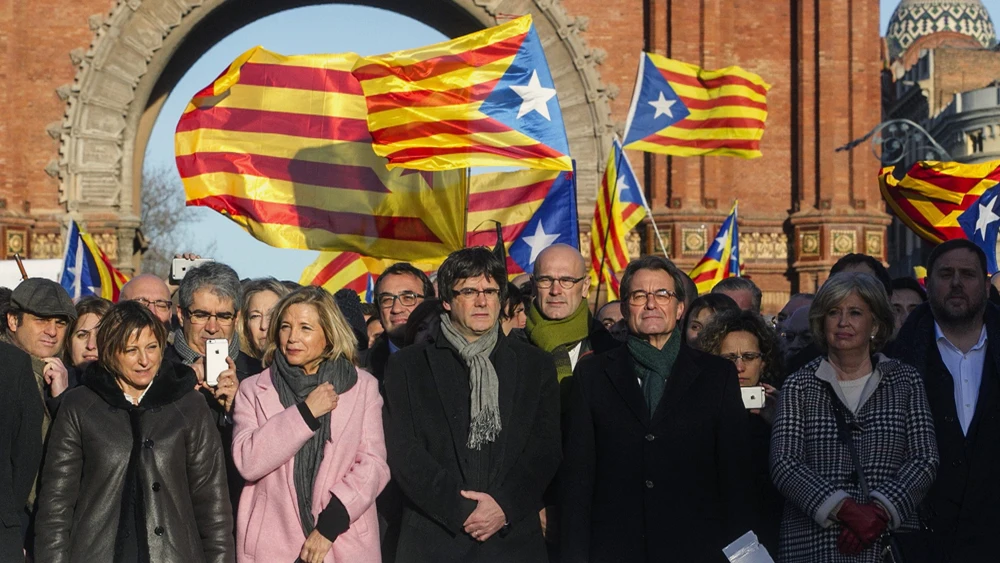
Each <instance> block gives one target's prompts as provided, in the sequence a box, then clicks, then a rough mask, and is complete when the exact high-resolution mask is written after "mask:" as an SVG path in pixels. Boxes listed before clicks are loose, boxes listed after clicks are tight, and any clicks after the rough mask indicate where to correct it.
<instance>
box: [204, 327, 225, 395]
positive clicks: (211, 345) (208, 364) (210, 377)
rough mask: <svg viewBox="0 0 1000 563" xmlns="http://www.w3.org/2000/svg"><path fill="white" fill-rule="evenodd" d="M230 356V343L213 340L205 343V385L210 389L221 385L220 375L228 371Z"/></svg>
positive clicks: (217, 339) (218, 339) (221, 339)
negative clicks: (227, 362) (227, 361)
mask: <svg viewBox="0 0 1000 563" xmlns="http://www.w3.org/2000/svg"><path fill="white" fill-rule="evenodd" d="M228 356H229V341H228V340H226V339H225V338H213V339H211V340H206V341H205V383H206V384H207V385H209V386H210V387H216V386H218V385H219V374H221V373H222V372H224V371H226V368H227V364H226V358H227V357H228Z"/></svg>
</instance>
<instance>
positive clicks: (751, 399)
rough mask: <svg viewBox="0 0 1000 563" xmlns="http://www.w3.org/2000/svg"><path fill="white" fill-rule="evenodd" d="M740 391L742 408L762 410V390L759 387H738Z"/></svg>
mask: <svg viewBox="0 0 1000 563" xmlns="http://www.w3.org/2000/svg"><path fill="white" fill-rule="evenodd" d="M740 391H742V392H743V406H744V407H745V408H748V409H762V408H764V388H763V387H761V386H759V385H758V386H756V387H740Z"/></svg>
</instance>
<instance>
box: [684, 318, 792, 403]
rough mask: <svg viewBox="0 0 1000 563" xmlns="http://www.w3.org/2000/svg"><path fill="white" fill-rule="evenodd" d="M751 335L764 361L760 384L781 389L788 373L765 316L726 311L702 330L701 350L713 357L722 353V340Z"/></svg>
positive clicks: (699, 338)
mask: <svg viewBox="0 0 1000 563" xmlns="http://www.w3.org/2000/svg"><path fill="white" fill-rule="evenodd" d="M740 331H743V332H749V333H750V334H752V335H754V336H755V337H756V338H757V344H758V345H759V346H760V353H761V355H762V358H763V360H764V365H763V366H762V369H761V373H760V381H761V382H762V383H767V384H769V385H774V386H775V387H779V384H780V383H781V377H782V375H783V374H784V365H783V362H782V357H781V349H780V348H779V347H778V338H777V336H776V335H775V333H774V329H772V328H771V327H770V326H769V325H768V324H767V321H765V320H764V317H762V316H760V314H759V313H756V312H754V311H740V310H736V311H722V312H720V313H718V314H717V315H716V316H715V318H713V319H712V321H711V322H710V323H708V326H706V327H705V328H703V329H702V331H701V335H699V337H698V343H699V345H700V346H701V349H702V350H704V351H706V352H709V353H710V354H716V355H718V354H720V353H721V350H722V341H723V340H725V338H726V336H727V335H729V334H730V333H733V332H740Z"/></svg>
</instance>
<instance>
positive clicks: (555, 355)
mask: <svg viewBox="0 0 1000 563" xmlns="http://www.w3.org/2000/svg"><path fill="white" fill-rule="evenodd" d="M524 333H525V334H527V335H528V340H530V341H531V343H532V344H534V345H535V346H538V347H539V348H541V349H542V350H545V351H546V352H548V353H549V354H552V359H553V361H555V364H556V375H557V377H558V378H559V381H562V380H563V379H565V378H566V377H569V376H571V375H573V364H572V362H571V361H570V358H569V350H570V349H571V348H572V347H573V346H576V343H577V342H580V341H581V340H583V339H585V338H587V336H588V335H589V334H590V310H589V309H588V308H587V302H586V301H581V302H580V306H579V307H577V308H576V311H573V314H572V315H570V316H568V317H566V318H565V319H559V320H557V321H553V320H549V319H546V318H545V317H543V316H542V312H541V311H540V310H539V309H538V306H537V305H535V303H534V302H532V303H531V307H529V308H528V321H527V323H526V324H525V325H524Z"/></svg>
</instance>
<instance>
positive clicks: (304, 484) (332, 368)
mask: <svg viewBox="0 0 1000 563" xmlns="http://www.w3.org/2000/svg"><path fill="white" fill-rule="evenodd" d="M271 381H272V382H273V383H274V388H275V390H277V391H278V398H279V399H280V400H281V405H282V406H283V407H285V408H286V409H287V408H288V407H292V406H295V405H297V404H299V403H301V402H302V401H305V400H306V397H308V396H309V393H311V392H312V391H313V389H315V388H316V387H317V386H318V385H319V384H320V383H329V384H331V385H333V390H334V391H336V392H337V394H338V395H342V394H344V393H346V392H347V391H348V390H350V388H351V387H354V384H355V383H357V382H358V370H357V369H356V368H355V367H354V364H352V363H351V362H349V361H348V360H347V359H346V358H344V357H343V356H338V357H337V358H335V359H332V360H324V361H323V362H322V363H321V364H320V365H319V370H318V371H317V372H316V375H315V376H313V375H306V372H305V370H303V369H302V368H301V367H299V366H292V365H289V364H288V360H286V359H285V355H284V354H282V353H281V350H275V352H274V361H273V363H272V364H271ZM317 420H319V430H317V431H316V432H315V433H313V435H312V437H311V438H309V440H307V441H306V443H305V444H303V445H302V447H301V448H299V451H298V452H296V453H295V463H294V464H292V467H293V473H294V475H293V481H294V482H295V495H296V496H297V497H298V502H299V519H300V520H301V521H302V531H303V532H305V535H306V537H309V534H311V533H312V531H313V529H314V528H315V527H316V521H315V520H314V519H313V515H312V500H313V486H314V485H315V482H316V473H317V472H318V471H319V466H320V464H321V463H322V462H323V454H324V450H323V448H324V446H325V445H326V443H327V442H328V441H329V440H330V413H327V414H324V415H323V416H321V417H319V418H318V419H317Z"/></svg>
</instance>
